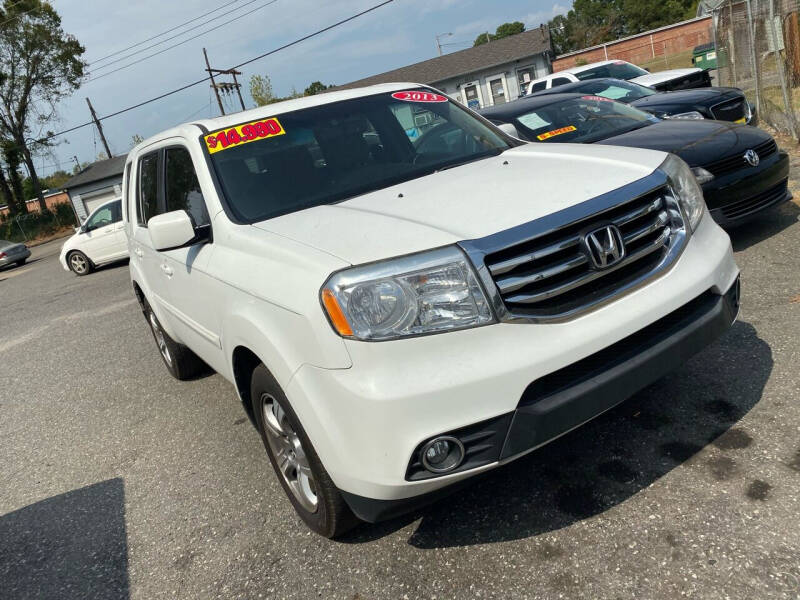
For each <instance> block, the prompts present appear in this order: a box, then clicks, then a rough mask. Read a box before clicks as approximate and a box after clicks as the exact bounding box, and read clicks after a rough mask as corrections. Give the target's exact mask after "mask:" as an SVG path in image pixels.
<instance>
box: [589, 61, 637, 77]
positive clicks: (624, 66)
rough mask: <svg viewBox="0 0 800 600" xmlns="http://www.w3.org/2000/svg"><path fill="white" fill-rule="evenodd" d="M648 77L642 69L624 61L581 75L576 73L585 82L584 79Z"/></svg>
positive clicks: (600, 66)
mask: <svg viewBox="0 0 800 600" xmlns="http://www.w3.org/2000/svg"><path fill="white" fill-rule="evenodd" d="M642 75H648V72H647V71H645V70H644V69H640V68H639V67H637V66H636V65H632V64H630V63H626V62H624V61H617V62H613V63H609V64H607V65H599V66H597V67H592V68H590V69H586V70H584V71H581V72H579V73H575V77H577V78H578V79H580V80H581V81H583V80H584V79H600V78H601V77H613V78H614V79H633V78H634V77H641V76H642Z"/></svg>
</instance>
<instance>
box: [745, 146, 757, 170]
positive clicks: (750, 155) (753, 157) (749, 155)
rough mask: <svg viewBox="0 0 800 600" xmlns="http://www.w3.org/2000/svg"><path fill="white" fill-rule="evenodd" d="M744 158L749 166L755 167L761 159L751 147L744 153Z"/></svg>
mask: <svg viewBox="0 0 800 600" xmlns="http://www.w3.org/2000/svg"><path fill="white" fill-rule="evenodd" d="M744 159H745V160H746V161H747V164H748V165H750V166H751V167H757V166H758V162H759V161H760V160H761V159H760V158H758V154H757V153H756V151H755V150H753V149H750V150H748V151H747V152H745V153H744Z"/></svg>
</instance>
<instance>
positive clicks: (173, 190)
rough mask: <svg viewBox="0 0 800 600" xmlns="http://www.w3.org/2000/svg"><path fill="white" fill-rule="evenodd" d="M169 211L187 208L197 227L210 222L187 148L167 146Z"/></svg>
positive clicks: (167, 199)
mask: <svg viewBox="0 0 800 600" xmlns="http://www.w3.org/2000/svg"><path fill="white" fill-rule="evenodd" d="M166 160H167V182H166V184H167V186H166V191H167V195H166V201H167V212H169V211H173V210H185V211H186V212H188V213H189V215H191V217H192V219H193V220H194V224H195V226H197V227H200V226H202V225H208V224H209V218H208V211H207V210H206V203H205V200H204V199H203V192H202V191H200V183H199V182H198V181H197V173H196V172H195V170H194V165H193V164H192V157H191V155H190V154H189V151H188V150H187V149H186V148H179V147H178V148H167V150H166Z"/></svg>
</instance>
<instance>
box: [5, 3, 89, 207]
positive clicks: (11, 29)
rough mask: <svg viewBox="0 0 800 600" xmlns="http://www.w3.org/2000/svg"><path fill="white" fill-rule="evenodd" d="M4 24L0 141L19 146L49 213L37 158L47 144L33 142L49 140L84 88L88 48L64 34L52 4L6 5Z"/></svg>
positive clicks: (37, 191)
mask: <svg viewBox="0 0 800 600" xmlns="http://www.w3.org/2000/svg"><path fill="white" fill-rule="evenodd" d="M0 19H2V21H3V25H2V28H0V136H2V137H3V138H7V139H9V140H11V141H13V142H14V144H16V146H17V148H18V149H19V152H20V153H21V156H22V161H23V162H24V163H25V166H26V167H27V170H28V174H29V175H30V178H31V183H32V184H33V189H34V193H35V195H36V197H37V198H38V199H39V207H40V209H41V210H45V208H46V206H45V202H44V197H43V196H42V188H41V184H40V182H39V178H38V176H37V174H36V168H35V166H34V164H33V156H32V150H34V149H35V148H36V146H37V145H38V146H41V144H36V142H32V141H31V140H30V139H29V138H30V137H32V136H33V137H43V134H44V137H46V134H47V132H44V131H42V130H41V129H43V128H44V127H45V126H46V125H47V124H48V123H51V122H52V121H53V120H54V119H55V118H56V117H57V109H56V107H57V105H58V102H59V101H60V100H62V99H63V98H65V97H67V96H69V95H70V94H71V93H72V92H74V91H75V90H76V89H77V88H78V87H79V86H80V84H81V82H82V81H83V78H84V71H85V68H86V63H85V62H84V61H83V60H82V59H81V56H82V55H83V53H84V47H83V46H81V44H80V43H79V42H78V40H77V39H75V37H73V36H72V35H69V34H67V33H66V32H64V30H63V29H62V27H61V17H60V16H59V15H58V13H57V12H56V11H55V9H54V8H53V7H52V6H51V5H50V4H49V3H47V2H46V1H42V0H19V1H16V2H15V1H12V0H5V2H4V3H3V6H2V8H0ZM37 127H38V128H39V130H36V129H35V128H37Z"/></svg>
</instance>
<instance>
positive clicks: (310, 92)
mask: <svg viewBox="0 0 800 600" xmlns="http://www.w3.org/2000/svg"><path fill="white" fill-rule="evenodd" d="M329 87H333V86H332V85H325V84H324V83H322V82H321V81H313V82H311V84H310V85H309V86H308V87H307V88H306V89H305V91H304V92H303V95H304V96H316V95H317V94H319V93H320V92H324V91H325V90H327V89H328V88H329Z"/></svg>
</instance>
